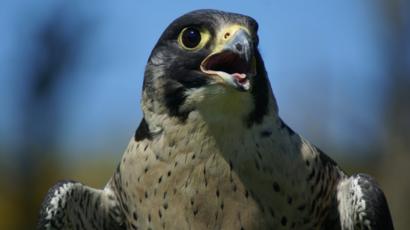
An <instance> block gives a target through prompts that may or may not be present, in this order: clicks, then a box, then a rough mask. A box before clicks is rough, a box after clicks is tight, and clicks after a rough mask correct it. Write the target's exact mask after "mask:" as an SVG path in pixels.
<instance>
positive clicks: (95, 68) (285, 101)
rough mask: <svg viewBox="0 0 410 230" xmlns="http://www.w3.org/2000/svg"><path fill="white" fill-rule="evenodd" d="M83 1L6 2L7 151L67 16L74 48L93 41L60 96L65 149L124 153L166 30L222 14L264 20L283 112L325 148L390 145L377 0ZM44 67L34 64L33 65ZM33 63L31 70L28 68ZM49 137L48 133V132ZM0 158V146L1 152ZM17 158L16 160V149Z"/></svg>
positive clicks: (3, 83) (2, 74)
mask: <svg viewBox="0 0 410 230" xmlns="http://www.w3.org/2000/svg"><path fill="white" fill-rule="evenodd" d="M87 4H88V5H86V4H85V3H82V2H81V1H69V2H60V1H58V2H56V1H51V0H49V1H41V2H24V3H23V2H19V1H3V2H2V3H1V4H0V34H2V35H1V39H0V109H1V111H3V112H1V113H0V146H2V148H4V149H6V151H4V152H12V151H11V150H13V149H14V148H15V146H16V145H17V144H18V143H19V142H21V141H23V140H22V136H21V135H20V133H19V132H18V130H21V116H22V114H21V111H20V110H19V106H20V105H21V103H20V102H21V100H22V99H21V98H22V97H24V93H25V87H26V85H25V81H26V78H25V74H27V72H28V71H30V68H35V66H31V67H30V68H28V69H27V68H22V66H25V65H27V63H30V62H32V61H33V59H34V60H36V61H37V59H38V60H40V61H41V58H42V50H41V49H39V48H36V46H35V41H33V39H32V37H33V36H34V35H35V34H36V31H37V30H38V25H39V24H41V23H42V22H45V21H47V20H48V19H50V18H52V15H53V14H58V13H59V12H60V13H61V12H63V13H64V15H66V17H67V18H66V20H65V24H64V26H65V27H64V28H65V29H64V31H65V33H64V34H65V36H67V38H68V40H70V39H76V37H77V35H78V34H76V33H77V30H76V29H77V28H78V27H81V26H83V27H84V28H85V30H84V31H82V32H81V33H85V34H86V35H85V39H84V41H83V43H82V45H81V47H80V48H79V49H78V50H77V51H76V52H77V56H76V57H77V58H76V60H75V61H74V62H73V63H70V65H69V66H67V71H66V72H65V74H66V75H67V76H66V79H68V80H65V82H63V84H62V85H60V86H59V88H58V92H59V93H58V94H57V95H58V100H59V106H60V107H61V109H62V113H61V118H60V121H61V127H60V134H59V137H58V141H59V142H58V143H59V148H60V149H61V150H62V151H63V152H65V153H67V156H70V157H74V158H76V157H81V156H83V155H82V154H84V153H90V152H93V153H96V152H98V153H101V152H102V154H107V155H110V154H114V155H118V156H119V155H120V154H121V152H122V151H123V149H124V148H125V145H126V144H127V142H128V139H129V138H130V137H131V135H132V134H133V132H134V130H135V128H136V127H137V125H138V123H139V120H140V119H141V112H140V108H139V99H140V97H139V95H140V93H141V84H142V80H143V71H144V65H145V62H146V60H147V58H148V55H149V53H150V51H151V49H152V48H153V46H154V44H155V42H156V40H157V39H158V38H159V36H160V34H161V32H162V31H163V30H164V29H165V28H166V26H167V25H168V24H169V23H170V22H171V21H172V20H173V19H175V18H176V17H178V16H180V15H182V14H183V13H185V12H188V11H191V10H195V9H201V8H215V9H220V10H226V11H233V12H238V13H242V14H246V15H249V16H252V17H254V18H255V19H256V20H257V21H258V22H259V28H260V31H259V37H260V49H261V53H262V55H263V57H264V60H265V64H266V67H267V71H268V73H269V77H270V80H271V84H272V88H273V90H274V93H275V95H276V98H277V100H278V103H279V107H280V114H281V116H282V117H283V118H284V120H285V121H287V123H289V125H290V126H291V127H292V128H294V129H295V130H297V131H298V132H299V133H301V134H302V135H303V136H305V137H307V138H308V139H310V140H312V141H314V142H315V143H317V144H318V145H319V146H321V147H322V148H324V149H325V150H328V151H332V150H333V151H334V152H343V151H345V152H347V151H348V150H349V149H351V148H356V147H357V148H367V147H368V146H370V145H376V146H378V145H380V142H382V141H383V138H384V137H383V135H382V132H383V126H382V123H383V112H382V111H383V106H384V103H385V94H384V93H385V87H386V86H385V83H386V79H387V76H388V69H387V64H386V63H387V61H388V60H386V52H387V51H386V49H387V48H386V41H388V39H389V36H390V35H389V28H388V27H387V26H386V24H385V22H384V20H383V17H384V15H383V12H382V10H381V6H380V3H379V2H378V1H365V0H363V1H357V0H344V1H341V0H340V1H331V2H330V1H325V0H320V1H319V0H318V1H309V2H307V1H303V2H302V1H284V0H283V1H262V0H261V1H217V2H216V1H214V2H209V1H192V2H185V1H175V2H172V3H171V2H170V1H146V2H142V1H141V2H137V1H121V2H115V3H114V2H112V1H99V2H98V4H95V3H94V4H91V3H89V2H87ZM34 63H35V61H34ZM29 66H30V65H29ZM46 131H47V130H45V132H46ZM0 150H1V148H0ZM8 150H10V151H8Z"/></svg>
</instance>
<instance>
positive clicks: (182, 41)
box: [178, 27, 210, 51]
mask: <svg viewBox="0 0 410 230" xmlns="http://www.w3.org/2000/svg"><path fill="white" fill-rule="evenodd" d="M209 37H210V36H209V32H208V31H207V30H204V29H198V28H195V27H185V28H184V29H182V30H181V32H180V33H179V36H178V44H179V46H180V47H182V48H183V49H185V50H189V51H196V50H199V49H201V48H203V47H204V46H205V44H206V42H207V41H208V40H209Z"/></svg>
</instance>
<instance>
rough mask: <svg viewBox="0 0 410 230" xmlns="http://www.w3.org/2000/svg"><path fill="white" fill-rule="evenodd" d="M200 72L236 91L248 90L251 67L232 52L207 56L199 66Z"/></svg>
mask: <svg viewBox="0 0 410 230" xmlns="http://www.w3.org/2000/svg"><path fill="white" fill-rule="evenodd" d="M201 71H202V72H204V73H206V74H209V75H211V76H217V77H219V79H220V81H222V82H223V83H225V84H227V85H230V86H232V87H234V88H236V89H238V90H241V91H248V90H249V89H250V82H249V74H250V72H251V66H250V64H249V62H247V61H246V60H244V59H243V58H241V57H240V56H239V55H238V54H236V53H234V52H232V51H229V50H227V51H222V52H220V53H216V54H212V55H210V56H208V57H207V58H206V59H205V60H204V61H203V62H202V64H201Z"/></svg>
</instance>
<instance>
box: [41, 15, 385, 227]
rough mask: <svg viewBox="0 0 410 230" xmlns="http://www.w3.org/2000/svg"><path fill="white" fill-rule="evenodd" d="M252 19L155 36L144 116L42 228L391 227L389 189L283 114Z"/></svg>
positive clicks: (199, 18) (49, 211)
mask: <svg viewBox="0 0 410 230" xmlns="http://www.w3.org/2000/svg"><path fill="white" fill-rule="evenodd" d="M257 30H258V24H257V22H256V21H255V20H254V19H253V18H251V17H248V16H245V15H240V14H235V13H228V12H222V11H216V10H197V11H193V12H190V13H187V14H185V15H183V16H181V17H179V18H177V19H176V20H175V21H173V22H172V23H171V24H170V25H169V26H168V28H166V30H165V31H164V32H163V34H162V35H161V37H160V39H159V40H158V42H157V44H156V45H155V48H154V49H153V50H152V53H151V55H150V57H149V60H148V63H147V65H146V69H145V76H144V83H143V91H142V100H141V106H142V111H143V118H142V121H141V123H140V125H139V127H138V129H137V131H136V133H135V135H134V136H133V137H132V139H131V140H130V142H129V145H128V147H127V149H126V150H125V153H124V155H123V157H122V160H121V162H120V163H119V165H118V167H117V169H116V171H115V173H114V175H113V177H112V178H111V179H110V180H109V182H108V183H107V185H106V186H105V188H104V189H102V190H100V189H94V188H91V187H88V186H86V185H83V184H81V183H80V182H75V181H62V182H59V183H58V184H56V185H55V186H54V187H52V188H51V189H50V190H49V192H48V195H47V197H46V198H45V200H44V202H43V205H42V208H41V211H40V219H39V223H38V229H131V230H132V229H144V230H146V229H153V230H154V229H171V230H172V229H182V230H183V229H194V230H201V229H224V230H231V229H235V230H248V229H343V230H352V229H369V230H370V229H371V230H375V229H383V230H390V229H393V224H392V220H391V216H390V211H389V208H388V205H387V202H386V199H385V196H384V194H383V192H382V190H381V189H380V187H379V186H378V185H377V184H376V182H375V180H374V179H372V178H371V177H370V176H367V175H365V174H355V175H351V176H349V175H347V174H346V173H345V172H344V171H343V170H341V169H340V168H339V166H338V165H337V164H336V163H335V162H334V161H333V160H332V159H330V158H329V157H328V156H327V155H325V154H324V153H323V152H322V151H321V150H319V149H318V148H317V147H315V146H314V145H313V144H311V143H310V142H308V141H307V140H306V139H304V138H303V137H301V136H300V135H298V134H297V133H295V132H294V131H293V130H292V129H291V128H289V127H288V126H287V125H286V124H285V123H284V122H283V121H282V119H281V118H280V117H279V115H278V107H277V104H276V100H275V97H274V95H273V93H272V90H271V87H270V83H269V80H268V76H267V73H266V70H265V66H264V62H263V60H262V57H261V55H260V53H259V51H258V41H259V39H258V35H257Z"/></svg>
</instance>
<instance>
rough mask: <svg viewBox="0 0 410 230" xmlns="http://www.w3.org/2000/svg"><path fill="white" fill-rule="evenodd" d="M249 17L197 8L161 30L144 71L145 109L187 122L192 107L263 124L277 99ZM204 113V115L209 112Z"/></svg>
mask: <svg viewBox="0 0 410 230" xmlns="http://www.w3.org/2000/svg"><path fill="white" fill-rule="evenodd" d="M257 30H258V24H257V23H256V21H255V20H254V19H252V18H251V17H248V16H244V15H240V14H234V13H227V12H222V11H216V10H198V11H193V12H190V13H188V14H185V15H183V16H181V17H180V18H177V19H176V20H175V21H173V22H172V23H171V24H170V25H169V26H168V28H167V29H166V30H165V31H164V32H163V34H162V36H161V37H160V39H159V41H158V43H157V44H156V46H155V48H154V49H153V51H152V53H151V56H150V58H149V60H148V64H147V67H146V70H145V79H144V87H143V89H144V91H143V109H144V110H150V112H154V113H166V114H168V115H170V116H174V117H178V118H179V119H181V120H185V119H186V118H187V117H188V115H189V114H190V113H191V112H192V111H198V112H200V113H203V114H211V115H212V116H213V117H218V115H220V116H235V117H237V118H240V119H241V120H243V121H245V123H246V124H247V125H252V124H253V123H255V122H256V123H258V122H261V120H262V119H263V116H265V115H266V114H267V112H268V104H269V103H273V104H274V107H276V103H275V102H274V99H273V96H272V94H271V89H270V86H269V81H268V78H267V75H266V71H265V67H264V64H263V60H262V58H261V56H260V53H259V51H258V36H257ZM205 116H206V115H205Z"/></svg>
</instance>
